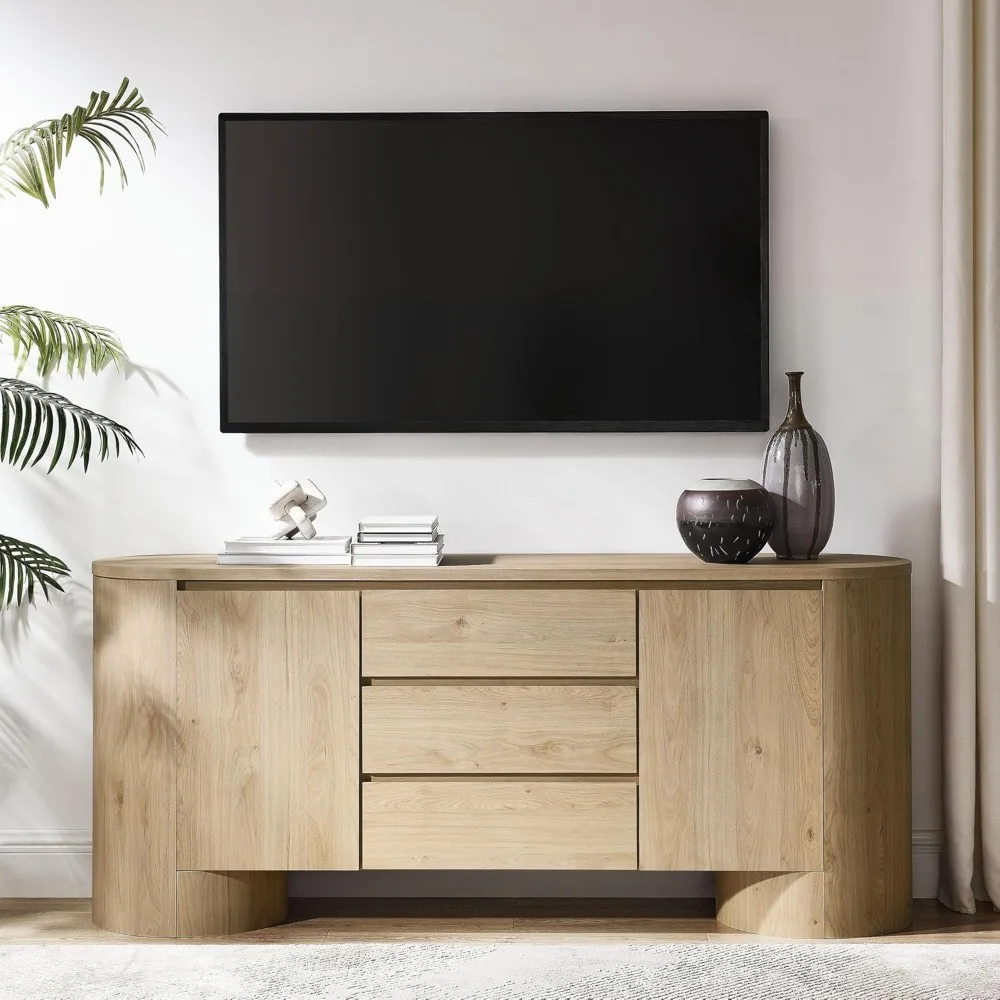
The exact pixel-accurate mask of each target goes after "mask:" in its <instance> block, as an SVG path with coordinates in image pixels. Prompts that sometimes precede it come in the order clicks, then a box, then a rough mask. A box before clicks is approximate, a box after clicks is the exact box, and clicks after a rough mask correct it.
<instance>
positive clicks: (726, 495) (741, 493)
mask: <svg viewBox="0 0 1000 1000" xmlns="http://www.w3.org/2000/svg"><path fill="white" fill-rule="evenodd" d="M773 527H774V514H773V513H772V511H771V498H770V497H769V496H768V493H767V490H765V489H764V487H763V486H761V484H760V483H756V482H754V481H753V480H752V479H702V480H701V481H700V482H698V483H695V484H694V485H693V486H692V487H690V488H689V489H686V490H685V491H684V492H683V493H682V494H681V495H680V499H679V500H678V501H677V528H678V530H679V531H680V533H681V538H683V539H684V544H685V545H686V546H687V547H688V548H689V549H690V550H691V551H692V552H693V553H694V554H695V555H696V556H697V557H698V558H699V559H702V560H704V561H705V562H717V563H745V562H749V561H750V560H751V559H753V557H754V556H755V555H757V553H758V552H760V550H761V549H762V548H764V545H765V543H766V542H767V540H768V538H770V536H771V529H772V528H773Z"/></svg>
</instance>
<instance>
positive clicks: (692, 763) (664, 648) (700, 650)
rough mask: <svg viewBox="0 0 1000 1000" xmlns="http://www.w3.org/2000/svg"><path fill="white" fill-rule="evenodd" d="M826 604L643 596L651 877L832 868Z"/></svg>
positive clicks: (643, 724) (642, 697)
mask: <svg viewBox="0 0 1000 1000" xmlns="http://www.w3.org/2000/svg"><path fill="white" fill-rule="evenodd" d="M820 615H821V594H820V592H819V591H816V590H703V591H699V590H660V591H655V590H650V591H642V592H641V593H640V596H639V867H640V868H645V869H676V870H710V871H741V870H743V871H809V870H818V869H821V868H822V864H823V846H822V829H823V827H822V735H821V718H820V708H821V702H820V691H821V673H820V670H821V652H820V640H821V618H820Z"/></svg>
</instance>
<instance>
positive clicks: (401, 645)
mask: <svg viewBox="0 0 1000 1000" xmlns="http://www.w3.org/2000/svg"><path fill="white" fill-rule="evenodd" d="M635 602H636V597H635V592H634V591H631V590H374V591H366V592H365V595H364V598H363V600H362V607H361V615H362V629H361V636H362V639H361V663H362V671H363V673H364V674H365V676H367V677H631V676H635V672H636V645H635V619H636V612H635V607H636V604H635Z"/></svg>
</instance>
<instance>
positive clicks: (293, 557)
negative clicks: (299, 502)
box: [219, 535, 351, 566]
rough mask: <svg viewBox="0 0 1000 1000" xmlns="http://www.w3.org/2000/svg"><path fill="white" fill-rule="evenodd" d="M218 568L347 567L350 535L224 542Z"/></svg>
mask: <svg viewBox="0 0 1000 1000" xmlns="http://www.w3.org/2000/svg"><path fill="white" fill-rule="evenodd" d="M219 564H220V565H222V566H350V565H351V536H350V535H317V536H316V537H315V538H268V537H266V536H255V535H244V536H243V537H242V538H235V539H233V541H231V542H226V551H225V552H220V553H219Z"/></svg>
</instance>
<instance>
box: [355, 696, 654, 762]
mask: <svg viewBox="0 0 1000 1000" xmlns="http://www.w3.org/2000/svg"><path fill="white" fill-rule="evenodd" d="M361 746H362V765H361V769H362V771H363V772H364V773H365V774H635V772H636V689H635V687H633V686H632V685H627V684H614V685H612V684H609V685H604V684H580V685H569V684H559V685H545V684H525V685H487V684H405V683H404V684H399V683H397V682H393V683H387V684H378V683H376V684H372V685H370V686H367V687H364V688H363V689H362V713H361Z"/></svg>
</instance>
